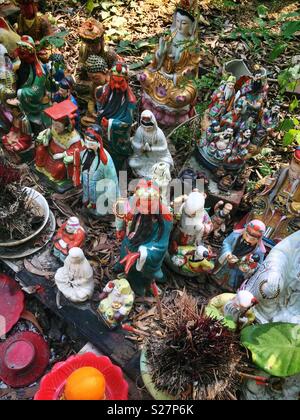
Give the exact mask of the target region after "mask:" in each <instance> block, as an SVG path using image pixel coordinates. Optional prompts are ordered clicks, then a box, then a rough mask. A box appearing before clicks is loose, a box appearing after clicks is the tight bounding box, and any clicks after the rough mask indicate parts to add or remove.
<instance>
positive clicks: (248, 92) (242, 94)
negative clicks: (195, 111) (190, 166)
mask: <svg viewBox="0 0 300 420" xmlns="http://www.w3.org/2000/svg"><path fill="white" fill-rule="evenodd" d="M233 64H235V66H236V73H237V74H238V75H239V77H238V78H237V77H235V76H234V75H231V76H229V78H228V79H227V80H225V81H222V82H221V86H220V87H219V88H218V89H217V90H216V91H215V92H214V93H213V95H212V102H211V104H210V105H209V108H208V110H207V112H206V115H205V118H204V123H203V134H202V137H201V139H200V141H199V144H198V149H199V155H198V158H199V160H200V161H201V163H203V164H204V166H206V167H207V168H208V169H209V170H211V171H213V172H214V174H215V177H216V178H217V179H218V181H219V188H220V189H221V190H224V191H228V190H230V189H231V188H235V189H237V190H238V189H242V188H243V186H244V183H241V179H243V181H245V180H246V174H244V172H247V171H246V162H247V160H249V159H250V158H251V157H252V156H254V155H256V154H258V153H259V152H260V150H261V149H262V147H263V146H264V144H265V142H266V140H267V138H268V136H269V135H271V134H272V132H273V130H274V127H275V126H276V125H277V123H278V107H277V106H274V107H273V108H272V110H271V111H269V110H268V109H267V108H265V105H266V103H267V92H268V84H267V77H266V70H265V69H259V70H257V71H256V73H255V74H254V75H251V73H250V72H249V70H248V69H247V67H246V66H245V65H244V63H242V64H241V63H240V60H234V61H233V62H230V63H228V65H231V66H232V65H233ZM225 68H226V66H225ZM232 68H233V67H232ZM220 166H222V168H223V172H224V173H221V172H220Z"/></svg>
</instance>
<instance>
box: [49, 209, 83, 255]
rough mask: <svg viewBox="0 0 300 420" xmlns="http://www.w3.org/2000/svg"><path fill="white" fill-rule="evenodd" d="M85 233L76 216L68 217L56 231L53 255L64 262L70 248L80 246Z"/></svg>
mask: <svg viewBox="0 0 300 420" xmlns="http://www.w3.org/2000/svg"><path fill="white" fill-rule="evenodd" d="M85 238H86V233H85V231H84V229H83V227H82V226H80V222H79V219H78V218H77V217H70V218H69V219H68V220H67V221H66V222H65V223H64V224H63V225H62V226H61V227H60V228H59V229H58V231H57V234H56V235H55V237H54V239H53V242H54V248H53V253H54V255H55V256H56V257H57V258H59V259H60V260H61V262H64V261H65V259H66V258H67V256H68V255H69V251H70V249H72V248H82V247H83V245H84V242H85Z"/></svg>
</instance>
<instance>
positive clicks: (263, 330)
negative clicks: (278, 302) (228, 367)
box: [241, 322, 300, 378]
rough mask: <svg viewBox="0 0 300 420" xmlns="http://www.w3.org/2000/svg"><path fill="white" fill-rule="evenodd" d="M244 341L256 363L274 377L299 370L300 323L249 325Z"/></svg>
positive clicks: (295, 372) (242, 339) (284, 376)
mask: <svg viewBox="0 0 300 420" xmlns="http://www.w3.org/2000/svg"><path fill="white" fill-rule="evenodd" d="M241 342H242V344H243V346H244V347H246V348H247V349H248V350H250V351H251V353H252V360H253V362H254V363H255V364H256V365H257V366H258V367H259V368H260V369H263V370H264V371H265V372H267V373H269V374H270V375H272V376H277V377H280V378H286V377H289V376H293V375H297V374H298V373H300V326H299V325H297V324H287V323H281V322H279V323H271V324H264V325H255V326H250V327H246V328H245V329H244V330H242V333H241Z"/></svg>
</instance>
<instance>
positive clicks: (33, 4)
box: [15, 0, 54, 41]
mask: <svg viewBox="0 0 300 420" xmlns="http://www.w3.org/2000/svg"><path fill="white" fill-rule="evenodd" d="M15 2H16V3H17V4H18V6H19V7H20V9H21V13H20V16H19V19H18V33H19V34H20V35H21V36H23V35H28V36H30V37H31V38H33V39H34V41H40V40H41V39H42V38H44V37H46V36H49V35H52V34H53V33H54V28H53V27H52V25H51V23H50V22H49V20H48V18H47V16H45V15H42V14H41V13H39V6H38V3H39V0H15Z"/></svg>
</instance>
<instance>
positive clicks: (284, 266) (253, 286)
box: [241, 231, 300, 324]
mask: <svg viewBox="0 0 300 420" xmlns="http://www.w3.org/2000/svg"><path fill="white" fill-rule="evenodd" d="M299 278H300V231H298V232H296V233H294V234H293V235H291V236H289V237H288V238H285V239H284V240H283V241H282V242H280V243H279V244H278V245H276V246H275V248H273V249H272V250H271V252H270V254H269V255H268V257H267V258H266V260H265V261H264V263H263V264H262V265H261V266H260V268H259V269H258V271H257V272H256V273H255V274H254V276H253V277H251V278H250V279H249V280H247V281H246V282H245V283H244V284H243V285H242V287H241V288H242V289H243V290H248V291H249V292H251V293H252V294H253V295H254V296H255V297H256V298H257V299H258V301H259V304H258V305H257V306H256V307H255V315H256V318H257V320H258V322H260V323H262V324H266V323H269V322H287V323H292V324H300V284H299Z"/></svg>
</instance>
